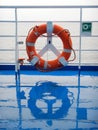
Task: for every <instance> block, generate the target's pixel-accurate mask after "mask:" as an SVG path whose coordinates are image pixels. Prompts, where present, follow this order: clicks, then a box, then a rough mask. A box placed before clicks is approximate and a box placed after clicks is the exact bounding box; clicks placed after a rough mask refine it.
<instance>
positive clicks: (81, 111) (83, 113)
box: [0, 70, 98, 130]
mask: <svg viewBox="0 0 98 130" xmlns="http://www.w3.org/2000/svg"><path fill="white" fill-rule="evenodd" d="M20 74H21V75H20V81H21V84H20V86H19V84H17V86H16V81H15V71H14V70H13V71H11V70H5V71H4V70H2V71H0V129H1V130H2V129H4V130H5V129H7V130H10V129H13V130H31V129H32V130H80V129H81V130H82V129H83V130H85V129H87V130H89V129H91V130H97V129H98V71H87V70H85V71H83V70H82V71H80V73H79V71H78V70H75V71H72V70H70V71H68V70H60V71H53V72H48V73H43V72H39V71H36V70H34V71H33V70H32V71H30V70H28V71H24V70H21V72H20Z"/></svg>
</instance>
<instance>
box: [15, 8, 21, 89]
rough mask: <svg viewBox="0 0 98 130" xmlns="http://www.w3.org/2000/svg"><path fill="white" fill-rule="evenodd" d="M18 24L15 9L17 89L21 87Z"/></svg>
mask: <svg viewBox="0 0 98 130" xmlns="http://www.w3.org/2000/svg"><path fill="white" fill-rule="evenodd" d="M18 49H19V48H18V24H17V8H15V77H16V87H17V86H20V65H19V62H18V58H19V50H18Z"/></svg>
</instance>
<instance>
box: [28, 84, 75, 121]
mask: <svg viewBox="0 0 98 130" xmlns="http://www.w3.org/2000/svg"><path fill="white" fill-rule="evenodd" d="M73 99H74V97H73V93H72V92H69V91H68V89H67V88H66V87H65V86H59V85H58V84H57V83H53V82H49V81H44V82H37V83H36V85H35V86H33V87H32V89H31V91H30V92H29V100H28V108H29V109H30V111H31V113H32V115H33V116H34V117H35V118H36V119H59V118H63V117H65V116H66V115H67V113H68V110H69V108H70V106H71V105H72V103H73Z"/></svg>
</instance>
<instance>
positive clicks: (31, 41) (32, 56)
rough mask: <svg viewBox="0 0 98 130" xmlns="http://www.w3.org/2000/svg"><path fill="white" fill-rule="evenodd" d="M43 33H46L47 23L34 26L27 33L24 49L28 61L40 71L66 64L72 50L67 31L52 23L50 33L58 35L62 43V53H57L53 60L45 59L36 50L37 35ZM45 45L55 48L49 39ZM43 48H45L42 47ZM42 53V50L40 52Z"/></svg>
mask: <svg viewBox="0 0 98 130" xmlns="http://www.w3.org/2000/svg"><path fill="white" fill-rule="evenodd" d="M44 33H47V24H41V25H39V26H35V27H34V28H33V29H31V30H30V31H29V33H28V36H27V38H26V51H27V54H28V57H29V61H30V62H31V64H32V65H34V66H36V68H37V69H39V70H42V71H50V70H55V69H58V68H61V67H63V66H66V64H67V62H68V59H69V57H70V55H71V50H72V41H71V37H70V34H69V31H68V30H66V29H63V28H62V27H61V26H59V25H56V24H54V25H53V30H52V33H51V34H54V35H57V36H58V37H60V39H61V40H62V43H63V50H62V53H58V52H57V53H58V54H57V55H58V56H57V58H56V59H54V60H49V61H46V60H44V59H43V58H42V57H41V56H40V53H37V52H36V49H35V44H36V40H37V39H38V37H40V36H43V34H44ZM52 36H53V35H48V36H47V37H52ZM47 44H48V45H47V46H46V48H47V47H50V45H51V46H52V49H53V48H54V50H55V51H57V50H56V48H55V47H54V46H53V45H52V43H51V40H50V41H49V42H48V43H47ZM44 50H45V48H44ZM41 53H42V52H41Z"/></svg>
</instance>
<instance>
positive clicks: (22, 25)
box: [0, 6, 98, 68]
mask: <svg viewBox="0 0 98 130" xmlns="http://www.w3.org/2000/svg"><path fill="white" fill-rule="evenodd" d="M38 10H39V11H38ZM49 11H51V12H53V13H50V14H49ZM0 12H1V14H2V16H0V28H1V31H0V39H1V40H0V44H1V45H0V53H1V54H0V64H1V65H2V64H16V66H17V59H18V58H19V57H26V58H27V55H26V50H25V39H26V36H27V33H28V31H29V29H30V28H31V27H32V26H35V25H36V24H40V23H45V22H47V21H52V22H53V23H57V24H60V25H61V26H63V27H64V28H67V29H69V31H70V32H71V37H72V41H73V48H74V49H75V51H76V56H77V58H76V60H75V61H74V62H72V63H70V65H78V66H79V68H80V66H81V65H88V66H90V65H95V66H98V16H97V15H96V13H98V6H0ZM88 12H89V16H87V13H88ZM90 12H91V13H90ZM7 13H8V14H7ZM1 14H0V15H1ZM6 14H7V15H6ZM94 14H95V15H94ZM30 15H31V16H30ZM61 15H62V16H61ZM54 16H55V17H54ZM83 22H88V23H91V24H92V30H91V32H90V34H89V35H88V34H87V33H86V34H83V32H82V23H83ZM22 30H23V31H22ZM20 41H23V42H24V44H18V43H19V42H20ZM10 46H11V48H10ZM8 55H9V56H8ZM25 64H28V63H27V62H26V63H25Z"/></svg>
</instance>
